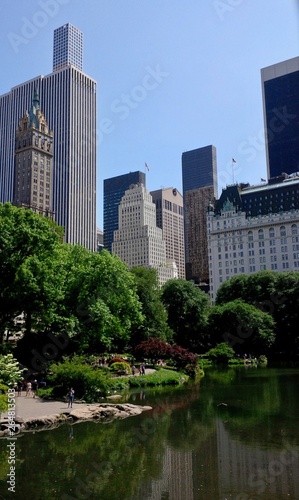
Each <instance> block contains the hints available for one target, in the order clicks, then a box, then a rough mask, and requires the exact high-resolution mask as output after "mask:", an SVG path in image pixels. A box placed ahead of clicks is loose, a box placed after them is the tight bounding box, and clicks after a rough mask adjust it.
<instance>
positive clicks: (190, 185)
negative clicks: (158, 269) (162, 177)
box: [182, 146, 217, 283]
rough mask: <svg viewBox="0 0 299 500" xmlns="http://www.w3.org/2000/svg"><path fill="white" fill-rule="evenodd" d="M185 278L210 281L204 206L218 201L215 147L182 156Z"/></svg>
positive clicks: (197, 281)
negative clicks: (215, 200)
mask: <svg viewBox="0 0 299 500" xmlns="http://www.w3.org/2000/svg"><path fill="white" fill-rule="evenodd" d="M182 175H183V197H184V231H185V262H186V278H187V280H193V281H194V282H195V283H203V282H205V283H207V282H208V280H209V265H208V264H209V263H208V241H207V216H206V213H207V207H208V205H209V203H211V202H213V200H214V198H217V160H216V148H215V147H214V146H205V147H203V148H198V149H194V150H192V151H186V152H185V153H183V154H182Z"/></svg>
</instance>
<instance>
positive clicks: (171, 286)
mask: <svg viewBox="0 0 299 500" xmlns="http://www.w3.org/2000/svg"><path fill="white" fill-rule="evenodd" d="M162 302H163V303H164V306H165V308H166V310H167V312H168V324H169V326H170V328H171V329H172V330H173V332H174V336H173V340H174V342H175V343H176V344H178V345H181V346H183V347H185V348H187V349H190V350H192V351H194V352H198V351H200V350H201V349H202V347H204V346H205V344H206V340H205V337H204V331H205V327H206V321H207V314H208V309H209V297H208V295H207V294H205V293H204V292H203V291H202V290H200V289H199V288H198V287H196V286H195V285H194V284H193V283H191V282H189V281H185V280H183V279H176V280H169V281H167V282H166V283H165V285H164V287H163V289H162Z"/></svg>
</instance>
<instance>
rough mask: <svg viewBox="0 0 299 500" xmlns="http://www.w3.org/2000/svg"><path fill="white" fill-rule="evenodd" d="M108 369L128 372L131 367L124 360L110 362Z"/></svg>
mask: <svg viewBox="0 0 299 500" xmlns="http://www.w3.org/2000/svg"><path fill="white" fill-rule="evenodd" d="M110 369H111V370H112V371H113V372H118V371H121V372H125V373H126V374H129V373H131V367H130V365H129V364H128V363H125V362H124V361H123V362H120V363H118V362H117V363H112V364H111V365H110Z"/></svg>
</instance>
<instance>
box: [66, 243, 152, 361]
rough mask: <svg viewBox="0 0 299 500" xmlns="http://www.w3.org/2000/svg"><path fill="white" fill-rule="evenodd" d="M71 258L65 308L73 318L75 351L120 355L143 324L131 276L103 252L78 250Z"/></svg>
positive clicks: (114, 259)
mask: <svg viewBox="0 0 299 500" xmlns="http://www.w3.org/2000/svg"><path fill="white" fill-rule="evenodd" d="M75 256H76V266H75V267H76V269H75V270H74V269H73V271H74V273H73V274H74V275H73V277H72V279H71V282H70V284H69V290H68V293H67V304H68V307H69V309H70V311H71V312H72V314H73V315H74V316H75V317H76V321H77V332H76V335H75V340H76V341H77V343H78V348H79V349H80V350H81V352H103V351H109V350H112V349H114V350H120V351H123V350H124V349H125V348H126V346H127V345H128V343H129V341H130V335H131V330H132V329H134V328H136V326H137V325H139V324H142V322H143V316H142V314H141V305H140V303H139V300H138V296H137V293H136V285H135V281H134V278H133V276H132V274H131V273H130V272H129V271H128V269H127V266H126V265H125V264H124V263H123V262H121V260H120V259H119V258H118V257H116V256H114V255H111V254H110V253H109V252H107V251H103V252H101V253H100V254H97V253H90V252H88V251H84V250H83V249H81V248H79V249H76V252H75Z"/></svg>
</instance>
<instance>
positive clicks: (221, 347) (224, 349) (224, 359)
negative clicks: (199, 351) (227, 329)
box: [207, 342, 235, 364]
mask: <svg viewBox="0 0 299 500" xmlns="http://www.w3.org/2000/svg"><path fill="white" fill-rule="evenodd" d="M207 355H208V356H209V357H210V358H211V359H213V361H216V363H225V364H227V363H228V361H229V360H230V359H232V358H234V356H235V351H234V349H233V348H232V347H230V346H229V345H227V343H226V342H222V343H221V344H217V345H216V347H213V348H212V349H210V350H209V351H208V352H207Z"/></svg>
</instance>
